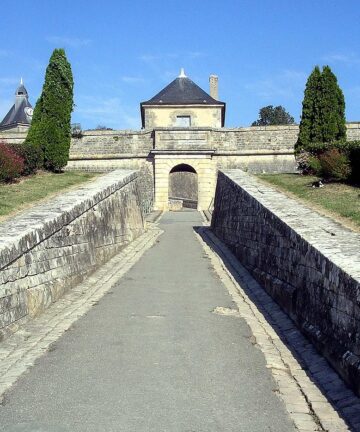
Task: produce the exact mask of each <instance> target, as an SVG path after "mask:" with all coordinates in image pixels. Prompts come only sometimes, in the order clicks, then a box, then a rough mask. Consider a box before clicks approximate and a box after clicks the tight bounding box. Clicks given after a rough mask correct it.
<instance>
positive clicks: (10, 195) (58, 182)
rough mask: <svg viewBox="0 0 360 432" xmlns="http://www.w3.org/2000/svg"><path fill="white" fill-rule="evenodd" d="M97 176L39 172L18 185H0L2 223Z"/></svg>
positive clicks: (0, 216) (0, 215)
mask: <svg viewBox="0 0 360 432" xmlns="http://www.w3.org/2000/svg"><path fill="white" fill-rule="evenodd" d="M96 175H99V174H94V173H85V172H69V171H66V172H64V173H62V174H52V173H48V172H39V173H38V174H36V175H34V176H30V177H24V178H23V179H22V180H21V181H20V182H18V183H11V184H0V221H1V220H4V219H8V218H9V217H11V216H12V215H13V214H14V213H17V212H18V211H20V210H24V209H27V208H29V207H31V206H33V205H35V204H38V203H39V202H40V201H44V200H46V199H49V198H51V197H53V196H55V195H57V194H59V193H61V192H63V191H64V190H66V189H71V188H72V187H74V186H76V185H78V184H80V183H83V182H85V181H89V180H90V179H92V178H94V177H95V176H96Z"/></svg>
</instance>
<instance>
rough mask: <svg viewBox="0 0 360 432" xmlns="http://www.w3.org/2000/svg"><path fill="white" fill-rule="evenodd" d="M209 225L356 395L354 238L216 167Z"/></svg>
mask: <svg viewBox="0 0 360 432" xmlns="http://www.w3.org/2000/svg"><path fill="white" fill-rule="evenodd" d="M321 192H322V191H321ZM325 193H326V192H325ZM212 229H213V230H214V232H215V233H216V235H217V236H218V237H219V238H221V239H222V240H223V241H224V242H225V243H226V244H227V245H228V247H229V248H230V249H231V250H232V252H233V253H234V254H235V255H236V257H237V258H238V259H239V261H240V262H241V263H242V264H243V265H244V266H245V267H246V268H247V269H248V270H249V271H250V272H251V273H252V274H253V276H254V277H255V278H256V279H257V280H258V282H259V283H260V284H261V285H262V286H263V287H264V288H265V290H266V291H267V292H268V293H269V294H270V295H271V296H272V297H273V298H274V299H275V300H276V301H277V302H278V303H279V304H280V305H281V306H282V308H283V309H284V310H285V311H286V312H287V313H288V314H289V316H290V317H291V318H292V319H293V320H294V321H295V322H296V323H297V325H298V326H299V327H300V328H301V329H302V331H303V332H304V333H305V334H306V335H307V336H308V337H309V338H310V339H311V340H312V342H313V343H314V344H315V346H316V347H317V348H318V349H319V351H320V352H322V353H323V354H324V355H325V357H326V358H327V359H328V360H329V361H330V363H331V364H332V365H333V366H334V367H335V369H336V370H337V371H338V372H339V373H340V374H341V375H342V376H343V378H344V379H345V380H346V381H347V382H348V384H349V385H351V386H352V387H353V388H354V390H355V391H356V392H357V393H358V394H360V331H359V329H360V252H359V244H360V235H359V234H356V233H354V232H352V231H350V230H348V229H346V228H344V227H342V226H341V225H339V224H338V223H336V222H334V221H332V220H331V219H329V218H326V217H323V216H321V215H319V214H318V213H316V212H314V211H312V210H310V209H308V208H307V207H305V206H303V205H302V204H300V203H298V202H297V201H295V200H293V199H290V198H288V197H286V196H285V195H283V194H281V193H279V192H277V191H275V190H274V189H272V188H270V187H268V186H266V185H264V184H262V183H261V182H260V181H259V180H257V179H256V178H254V177H253V176H250V175H248V174H246V173H244V172H242V171H240V170H229V171H225V172H219V176H218V182H217V189H216V195H215V208H214V214H213V220H212Z"/></svg>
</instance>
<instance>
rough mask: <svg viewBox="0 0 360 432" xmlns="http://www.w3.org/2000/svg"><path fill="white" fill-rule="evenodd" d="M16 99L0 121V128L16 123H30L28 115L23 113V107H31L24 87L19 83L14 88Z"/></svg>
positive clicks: (10, 126)
mask: <svg viewBox="0 0 360 432" xmlns="http://www.w3.org/2000/svg"><path fill="white" fill-rule="evenodd" d="M15 95H16V101H15V103H14V105H13V106H12V107H11V108H10V111H9V112H8V113H7V114H6V116H5V117H4V119H3V121H2V122H1V123H0V130H4V129H11V128H15V127H16V126H18V125H30V121H31V120H29V118H28V116H27V115H26V114H25V108H27V107H29V108H32V106H31V103H30V102H29V99H28V93H27V91H26V88H25V87H24V85H23V84H22V83H21V84H20V86H19V87H18V88H17V90H16V93H15Z"/></svg>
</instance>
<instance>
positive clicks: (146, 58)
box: [139, 51, 207, 63]
mask: <svg viewBox="0 0 360 432" xmlns="http://www.w3.org/2000/svg"><path fill="white" fill-rule="evenodd" d="M206 55H207V54H206V53H204V52H202V51H185V52H183V51H179V52H167V53H158V54H150V53H147V54H142V55H141V56H139V60H141V61H143V62H146V63H153V62H157V61H166V60H174V59H182V60H185V61H186V60H192V59H197V58H199V57H205V56H206Z"/></svg>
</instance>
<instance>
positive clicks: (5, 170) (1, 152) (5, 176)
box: [0, 142, 25, 182]
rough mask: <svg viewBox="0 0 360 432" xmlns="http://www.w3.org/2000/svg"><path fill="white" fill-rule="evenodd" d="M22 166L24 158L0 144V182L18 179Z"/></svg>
mask: <svg viewBox="0 0 360 432" xmlns="http://www.w3.org/2000/svg"><path fill="white" fill-rule="evenodd" d="M24 166H25V165H24V158H22V157H21V156H19V155H18V154H16V152H15V151H14V150H13V149H11V148H10V146H7V145H6V144H5V143H2V142H0V182H10V181H12V180H14V179H15V178H17V177H20V175H21V173H22V171H23V170H24Z"/></svg>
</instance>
